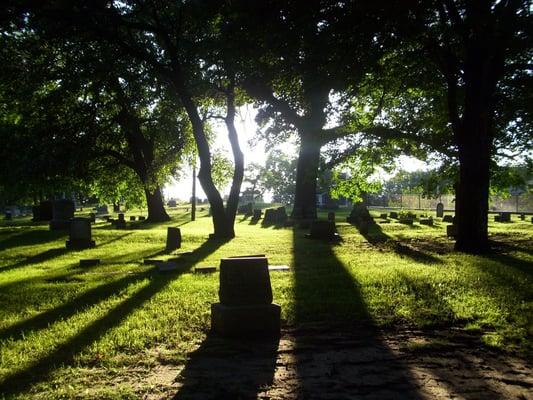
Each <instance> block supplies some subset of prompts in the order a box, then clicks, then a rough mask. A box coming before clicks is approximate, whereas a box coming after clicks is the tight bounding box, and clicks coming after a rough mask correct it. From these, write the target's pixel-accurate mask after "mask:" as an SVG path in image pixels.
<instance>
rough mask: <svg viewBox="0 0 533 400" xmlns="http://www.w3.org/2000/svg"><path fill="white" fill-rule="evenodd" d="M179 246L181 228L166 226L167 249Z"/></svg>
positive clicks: (174, 248)
mask: <svg viewBox="0 0 533 400" xmlns="http://www.w3.org/2000/svg"><path fill="white" fill-rule="evenodd" d="M180 247H181V230H180V228H173V227H169V228H167V245H166V247H165V249H166V250H167V251H171V250H176V249H179V248H180Z"/></svg>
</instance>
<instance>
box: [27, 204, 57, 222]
mask: <svg viewBox="0 0 533 400" xmlns="http://www.w3.org/2000/svg"><path fill="white" fill-rule="evenodd" d="M32 212H33V221H36V222H37V221H50V220H52V218H53V205H52V202H51V201H49V200H46V201H41V202H40V203H39V205H38V206H33V207H32Z"/></svg>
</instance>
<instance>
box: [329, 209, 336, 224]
mask: <svg viewBox="0 0 533 400" xmlns="http://www.w3.org/2000/svg"><path fill="white" fill-rule="evenodd" d="M328 221H332V222H335V213H334V212H333V211H330V212H328Z"/></svg>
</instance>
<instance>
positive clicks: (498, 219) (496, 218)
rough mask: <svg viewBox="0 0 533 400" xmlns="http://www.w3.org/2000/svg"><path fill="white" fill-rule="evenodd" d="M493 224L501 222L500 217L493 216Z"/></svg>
mask: <svg viewBox="0 0 533 400" xmlns="http://www.w3.org/2000/svg"><path fill="white" fill-rule="evenodd" d="M494 222H502V216H501V215H495V216H494Z"/></svg>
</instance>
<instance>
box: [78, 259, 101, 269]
mask: <svg viewBox="0 0 533 400" xmlns="http://www.w3.org/2000/svg"><path fill="white" fill-rule="evenodd" d="M98 264H100V259H99V258H87V259H83V260H80V267H92V266H94V265H98Z"/></svg>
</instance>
